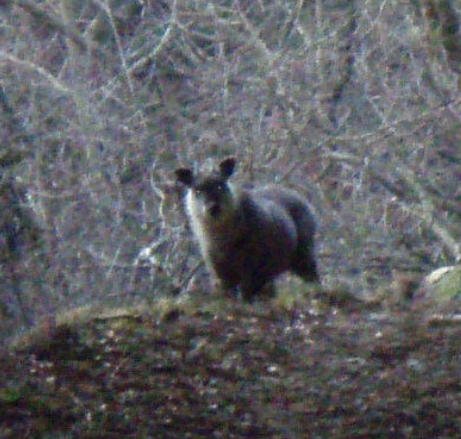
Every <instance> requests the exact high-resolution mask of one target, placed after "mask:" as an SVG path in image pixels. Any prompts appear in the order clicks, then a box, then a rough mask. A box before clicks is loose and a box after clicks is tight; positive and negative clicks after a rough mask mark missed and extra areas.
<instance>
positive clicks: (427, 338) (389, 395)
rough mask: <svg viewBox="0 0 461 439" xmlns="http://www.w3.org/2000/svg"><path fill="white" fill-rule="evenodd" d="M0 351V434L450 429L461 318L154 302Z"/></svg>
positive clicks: (345, 434)
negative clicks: (444, 320) (440, 320)
mask: <svg viewBox="0 0 461 439" xmlns="http://www.w3.org/2000/svg"><path fill="white" fill-rule="evenodd" d="M1 355H2V357H3V358H2V361H1V363H0V373H1V376H2V381H1V385H0V437H1V438H10V437H11V438H23V437H24V438H26V437H31V438H119V437H120V438H122V437H123V438H127V437H140V438H144V437H146V438H149V437H152V438H244V437H252V438H333V439H334V438H388V437H392V438H454V437H461V380H460V378H461V376H460V375H461V368H460V364H461V363H460V360H461V325H458V324H450V325H434V324H431V323H429V321H428V320H427V319H425V318H423V316H422V315H420V314H419V313H418V312H416V311H405V312H403V311H398V310H394V311H389V310H383V309H380V308H378V309H374V310H370V309H360V308H357V307H355V309H354V310H352V309H347V310H346V309H344V308H342V307H341V308H340V307H335V306H323V305H321V306H313V305H312V302H310V301H307V300H295V301H288V302H287V301H283V300H282V301H281V300H275V301H273V302H268V303H256V304H254V305H247V304H241V303H236V302H231V301H224V300H217V299H216V300H210V299H209V298H207V299H206V300H204V301H200V300H199V299H196V300H195V301H191V300H182V301H179V302H174V301H163V302H162V301H159V303H158V306H156V309H155V310H145V309H143V310H140V309H138V310H111V311H107V310H105V311H104V310H84V311H81V310H80V311H76V312H74V313H69V314H68V315H66V316H62V317H61V318H60V319H58V322H57V323H56V324H55V323H54V322H53V323H50V322H48V323H46V322H45V323H44V324H43V325H42V326H40V327H38V328H37V329H36V330H35V331H34V332H33V333H32V334H30V335H28V336H27V337H23V338H22V339H21V340H20V341H18V342H16V344H15V346H14V347H10V348H9V349H7V350H5V351H4V352H2V353H1Z"/></svg>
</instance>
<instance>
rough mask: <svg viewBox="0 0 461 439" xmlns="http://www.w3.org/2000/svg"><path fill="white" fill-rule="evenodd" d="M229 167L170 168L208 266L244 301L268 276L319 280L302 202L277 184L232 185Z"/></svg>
mask: <svg viewBox="0 0 461 439" xmlns="http://www.w3.org/2000/svg"><path fill="white" fill-rule="evenodd" d="M234 166H235V159H234V158H232V157H231V158H227V159H225V160H223V161H222V162H221V163H220V165H219V169H218V171H214V172H212V173H211V174H207V175H206V176H205V177H204V178H201V177H197V176H195V175H194V174H193V172H192V171H191V170H190V169H178V170H177V171H176V175H177V178H178V180H179V181H180V182H182V183H183V184H185V185H186V186H187V187H188V188H189V191H188V195H187V199H186V207H187V211H188V215H189V219H190V221H191V226H192V229H193V231H194V235H195V236H196V238H197V240H198V241H199V243H200V247H201V252H202V256H203V258H204V260H205V263H206V264H207V266H208V269H209V270H210V271H211V272H212V273H213V274H214V275H215V276H216V277H217V278H218V280H219V281H220V282H221V284H222V285H223V287H224V288H226V289H230V290H234V291H235V290H236V289H237V288H240V290H241V293H242V295H243V297H244V298H245V299H246V300H252V299H253V297H254V296H256V295H258V294H261V293H263V292H265V291H266V290H267V289H269V290H271V291H272V280H273V279H274V278H275V277H276V276H278V275H279V274H281V273H283V272H285V271H292V272H294V273H295V274H297V275H298V276H300V277H302V278H303V279H304V280H306V281H308V282H319V277H318V273H317V265H316V261H315V255H314V234H315V228H316V227H315V220H314V217H313V215H312V213H311V211H310V207H309V203H308V202H307V200H305V199H304V198H303V197H302V196H301V195H299V194H298V193H296V192H295V191H293V190H290V189H287V188H284V187H282V186H275V185H273V186H266V187H262V188H255V189H239V188H235V187H234V186H233V185H232V184H231V183H229V182H228V179H229V177H230V176H231V175H232V173H233V170H234Z"/></svg>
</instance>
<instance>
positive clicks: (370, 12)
mask: <svg viewBox="0 0 461 439" xmlns="http://www.w3.org/2000/svg"><path fill="white" fill-rule="evenodd" d="M457 8H458V5H457V4H455V2H452V1H450V0H434V1H431V0H413V1H411V2H401V1H398V0H382V1H374V0H373V1H371V0H351V1H348V2H337V1H322V0H315V1H309V2H306V1H303V0H283V1H281V0H258V1H253V0H252V1H249V0H247V1H244V0H241V1H230V0H214V1H211V0H208V1H207V0H183V1H176V0H164V1H158V0H144V1H141V0H130V1H121V0H91V1H86V0H47V1H32V0H16V1H11V2H0V13H1V17H2V20H1V25H0V81H1V84H0V85H1V87H2V100H1V104H2V105H1V111H2V112H1V118H2V125H1V126H2V131H1V135H2V150H1V152H0V154H1V155H0V164H1V177H2V182H9V183H8V184H11V182H14V185H15V187H17V188H18V189H17V190H20V191H22V192H21V193H23V195H22V196H21V197H19V196H18V197H17V200H16V201H17V202H16V207H18V206H20V207H21V208H22V209H25V208H27V209H29V210H31V211H32V212H33V215H34V217H35V222H36V224H37V225H36V226H34V230H35V231H36V230H37V229H36V228H35V227H38V228H39V229H40V240H39V244H37V243H35V244H34V245H26V244H27V243H28V242H29V238H28V235H26V234H24V233H22V235H21V236H22V237H23V238H24V239H21V242H20V245H19V244H18V248H14V249H11V248H10V247H8V245H7V235H8V233H9V232H8V230H10V229H8V227H7V226H2V231H1V233H2V237H3V238H2V240H0V243H3V245H4V248H5V252H6V253H5V252H4V254H8V255H9V257H7V258H6V259H5V260H4V261H2V271H1V273H2V277H3V278H4V281H5V282H6V283H5V285H9V288H6V287H5V289H3V291H2V296H1V297H0V301H1V303H2V306H1V307H0V308H1V312H2V313H3V314H4V316H5V319H4V321H5V322H7V324H6V325H5V326H8V327H9V328H10V327H11V326H12V325H11V322H16V324H23V323H24V321H25V320H26V321H27V320H32V319H33V318H34V317H36V316H37V315H40V314H44V313H45V314H50V313H53V312H54V311H55V310H56V309H57V308H60V307H63V306H72V305H78V304H86V303H90V302H95V301H103V302H111V303H133V302H134V301H136V300H138V299H139V300H146V299H147V300H148V299H149V298H151V297H155V296H158V295H160V294H173V293H178V291H182V290H184V289H187V288H189V287H190V283H189V280H190V273H191V270H192V269H193V268H194V267H195V265H196V263H197V261H198V258H197V252H196V250H195V247H194V246H192V245H191V242H190V239H189V235H188V233H187V232H186V230H187V229H186V227H185V221H184V217H183V216H182V214H181V213H180V209H179V208H178V206H179V204H178V201H179V192H178V188H177V187H176V185H175V184H174V182H173V176H172V170H173V169H174V168H175V167H176V166H178V164H185V163H192V162H195V161H197V162H200V161H203V160H205V159H207V158H209V157H213V158H220V157H222V156H224V155H227V154H235V155H237V157H238V158H239V160H240V171H241V174H242V175H245V177H246V178H250V179H254V180H255V181H263V182H266V181H275V180H276V181H280V182H283V183H286V184H290V185H292V186H293V187H295V188H297V189H298V190H300V191H301V192H303V193H305V194H306V195H307V196H308V197H309V198H310V199H311V200H312V202H313V204H314V206H315V208H316V210H317V212H318V216H319V219H320V223H321V231H320V236H319V246H318V247H319V260H320V267H321V271H322V275H323V278H324V279H325V281H326V282H328V281H334V280H335V279H338V278H348V279H351V280H352V282H353V283H355V284H356V285H357V287H360V288H361V289H364V290H370V291H372V290H373V289H374V288H376V286H377V285H379V284H380V283H387V282H388V280H389V278H390V277H391V273H392V270H400V271H407V270H409V271H416V272H425V271H428V270H429V269H430V268H432V267H436V266H439V265H442V264H449V263H453V262H455V261H456V260H459V259H460V257H461V248H460V243H459V241H460V240H459V236H461V225H460V224H461V221H460V219H461V184H460V182H461V166H460V163H461V148H460V147H459V144H460V140H461V116H460V114H461V111H460V109H461V96H460V93H459V84H460V80H459V74H460V72H461V55H460V54H461V50H460V49H461V47H460V34H459V29H458V28H459V20H460V15H459V14H460V12H461V11H460V10H457ZM2 184H3V183H2ZM5 184H6V183H5ZM6 193H8V194H10V192H8V191H6ZM7 198H8V197H6V198H5V200H6V201H5V202H4V203H3V204H2V206H1V213H0V216H2V215H3V216H2V218H3V219H2V222H0V224H6V223H8V224H10V223H11V221H12V220H11V219H10V220H8V221H9V222H8V221H6V220H5V218H6V214H5V212H7V211H8V212H10V213H11V206H12V204H11V200H10V201H8V200H7ZM2 200H3V198H2ZM13 213H14V212H13ZM13 216H14V215H13ZM19 216H21V215H19ZM15 218H16V219H15V220H14V221H16V222H18V221H19V222H20V220H18V219H17V218H18V216H17V215H16V217H15ZM21 227H22V226H21ZM21 227H19V229H21ZM24 228H25V227H22V229H21V230H23V229H24ZM19 229H18V228H17V229H15V230H16V231H17V230H19ZM10 231H11V230H10ZM15 233H16V232H15ZM34 236H35V235H34ZM186 237H187V239H185V238H186ZM2 251H3V250H2ZM12 272H13V273H14V274H13V275H12V274H11V273H12ZM18 298H20V300H21V301H22V302H21V303H18Z"/></svg>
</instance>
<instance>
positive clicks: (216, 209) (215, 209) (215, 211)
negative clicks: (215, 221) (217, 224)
mask: <svg viewBox="0 0 461 439" xmlns="http://www.w3.org/2000/svg"><path fill="white" fill-rule="evenodd" d="M208 212H210V215H211V216H212V217H213V218H216V217H217V216H219V214H220V212H221V207H220V205H219V203H211V204H210V205H209V207H208Z"/></svg>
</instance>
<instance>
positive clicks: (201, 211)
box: [176, 157, 235, 222]
mask: <svg viewBox="0 0 461 439" xmlns="http://www.w3.org/2000/svg"><path fill="white" fill-rule="evenodd" d="M234 168H235V157H228V158H226V159H224V160H223V161H222V162H220V163H219V166H218V169H215V170H213V171H212V172H208V173H206V174H205V175H200V174H199V175H196V174H194V172H193V171H192V170H191V169H190V168H180V169H177V170H176V178H177V179H178V181H179V182H181V183H182V184H184V185H185V186H187V187H188V188H189V193H188V197H189V199H188V203H190V204H192V208H193V209H194V214H195V215H199V216H200V218H201V219H202V220H204V221H207V222H210V221H212V222H220V221H223V220H225V219H226V218H229V216H230V215H231V214H232V213H233V212H234V200H235V194H234V191H233V188H232V186H231V185H230V184H229V182H228V179H229V177H230V176H231V175H232V174H233V172H234Z"/></svg>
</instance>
